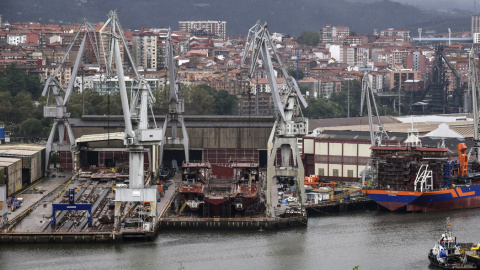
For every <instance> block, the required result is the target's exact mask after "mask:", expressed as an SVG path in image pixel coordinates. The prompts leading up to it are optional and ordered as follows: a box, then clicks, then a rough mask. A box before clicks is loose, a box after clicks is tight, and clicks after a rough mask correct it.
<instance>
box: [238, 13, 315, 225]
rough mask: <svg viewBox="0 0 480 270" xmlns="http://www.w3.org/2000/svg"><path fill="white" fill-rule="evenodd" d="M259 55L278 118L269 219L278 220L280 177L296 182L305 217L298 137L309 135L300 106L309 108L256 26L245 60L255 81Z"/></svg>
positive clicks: (269, 183) (261, 26) (273, 142)
mask: <svg viewBox="0 0 480 270" xmlns="http://www.w3.org/2000/svg"><path fill="white" fill-rule="evenodd" d="M271 53H272V54H273V56H274V58H275V60H276V61H277V63H278V65H279V68H280V74H281V75H282V76H283V77H284V78H285V81H286V85H287V87H286V89H283V90H280V89H279V88H278V85H277V80H276V76H275V73H274V68H273V64H272V57H271V56H270V54H271ZM260 54H262V67H263V69H264V70H265V72H266V74H267V77H268V82H269V85H270V90H271V94H272V97H273V104H274V107H275V116H276V120H275V124H274V126H273V128H272V132H271V133H270V137H269V140H268V148H269V149H268V167H267V187H266V210H267V217H273V216H275V213H274V207H273V202H272V195H271V192H272V185H273V183H274V178H277V177H293V178H294V179H295V184H296V187H297V197H298V201H299V202H300V209H299V214H301V215H305V210H304V207H303V205H304V203H305V187H304V174H305V172H304V168H303V163H302V160H301V158H300V152H299V149H298V141H297V137H302V136H304V135H306V134H307V131H308V128H307V120H306V119H305V118H304V117H303V115H302V109H301V106H303V107H304V108H306V107H307V102H306V101H305V99H304V98H303V96H302V94H301V92H300V89H299V88H298V85H297V83H296V81H295V80H294V79H293V78H292V77H291V76H290V75H288V73H287V72H286V70H285V68H284V66H283V64H282V61H281V59H280V57H279V55H278V53H277V51H276V49H275V46H274V44H273V41H272V39H271V35H270V33H269V31H268V27H267V24H266V23H265V24H261V23H260V22H257V23H256V24H255V25H254V26H253V27H252V28H250V30H249V32H248V37H247V41H246V44H245V50H244V52H243V57H242V65H243V64H244V63H245V60H246V58H247V55H250V56H251V62H250V69H249V72H248V76H249V77H250V78H252V75H253V74H254V71H255V69H256V68H257V61H258V60H259V55H260ZM257 94H258V93H257ZM278 149H281V151H280V152H281V164H276V162H275V161H276V159H277V151H278ZM291 156H293V163H291V162H290V159H291Z"/></svg>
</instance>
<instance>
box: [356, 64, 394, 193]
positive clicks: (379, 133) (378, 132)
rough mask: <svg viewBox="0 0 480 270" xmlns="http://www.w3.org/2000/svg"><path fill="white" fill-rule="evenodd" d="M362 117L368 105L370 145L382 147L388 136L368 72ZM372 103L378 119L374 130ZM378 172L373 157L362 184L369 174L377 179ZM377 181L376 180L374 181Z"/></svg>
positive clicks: (365, 78)
mask: <svg viewBox="0 0 480 270" xmlns="http://www.w3.org/2000/svg"><path fill="white" fill-rule="evenodd" d="M360 100H361V101H360V104H361V105H360V115H363V107H364V105H365V103H366V105H367V112H368V125H369V128H370V143H371V146H372V147H374V146H381V145H382V142H383V140H384V139H388V138H389V137H388V134H387V131H386V130H385V128H384V127H383V124H382V122H381V121H380V115H379V114H378V109H377V102H376V101H375V96H374V94H373V89H372V84H371V81H370V76H369V75H368V72H365V73H364V75H363V78H362V97H361V99H360ZM372 103H373V108H374V109H375V115H376V117H377V128H376V129H375V128H374V124H373V117H374V116H373V112H372ZM376 172H377V160H376V159H375V158H374V157H373V152H372V155H371V156H370V159H369V160H368V163H367V165H366V166H365V169H364V170H363V172H362V184H364V183H365V178H367V173H368V174H369V176H368V177H369V178H370V177H371V178H375V177H376ZM374 180H375V179H374Z"/></svg>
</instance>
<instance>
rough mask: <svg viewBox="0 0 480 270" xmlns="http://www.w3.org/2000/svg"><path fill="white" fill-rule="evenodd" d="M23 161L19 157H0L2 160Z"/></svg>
mask: <svg viewBox="0 0 480 270" xmlns="http://www.w3.org/2000/svg"><path fill="white" fill-rule="evenodd" d="M19 161H20V162H21V161H22V160H21V159H19V158H13V157H0V162H12V163H15V162H19Z"/></svg>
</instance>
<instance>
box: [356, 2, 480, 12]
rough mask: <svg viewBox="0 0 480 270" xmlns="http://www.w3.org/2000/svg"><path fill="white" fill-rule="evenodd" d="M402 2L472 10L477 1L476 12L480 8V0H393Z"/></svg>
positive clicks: (420, 5) (419, 5) (437, 7)
mask: <svg viewBox="0 0 480 270" xmlns="http://www.w3.org/2000/svg"><path fill="white" fill-rule="evenodd" d="M348 1H351V2H363V3H365V2H378V1H379V0H348ZM391 1H394V2H399V3H402V4H408V5H413V6H418V7H421V8H432V7H433V8H435V9H437V10H439V9H455V8H457V9H463V10H472V11H473V7H474V3H475V1H476V2H477V3H476V13H478V10H480V0H391Z"/></svg>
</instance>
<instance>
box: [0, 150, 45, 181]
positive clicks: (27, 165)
mask: <svg viewBox="0 0 480 270" xmlns="http://www.w3.org/2000/svg"><path fill="white" fill-rule="evenodd" d="M0 157H12V158H20V159H22V179H23V183H24V184H27V185H28V184H31V183H33V182H34V181H36V180H38V179H40V178H41V177H42V176H43V173H44V169H43V167H42V159H44V157H42V151H38V150H21V149H20V150H19V149H2V148H1V147H0Z"/></svg>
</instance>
